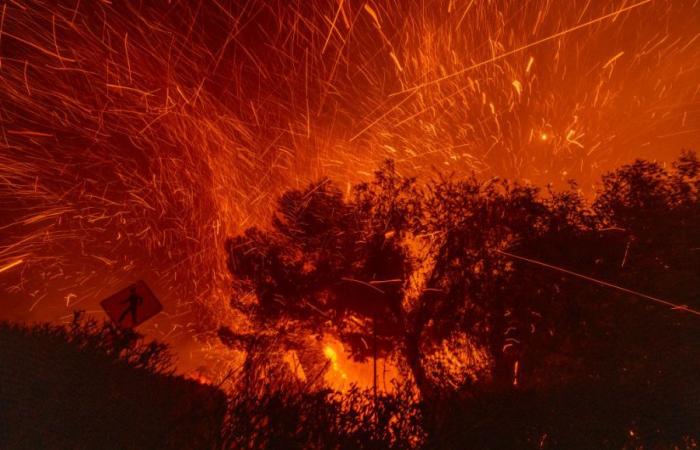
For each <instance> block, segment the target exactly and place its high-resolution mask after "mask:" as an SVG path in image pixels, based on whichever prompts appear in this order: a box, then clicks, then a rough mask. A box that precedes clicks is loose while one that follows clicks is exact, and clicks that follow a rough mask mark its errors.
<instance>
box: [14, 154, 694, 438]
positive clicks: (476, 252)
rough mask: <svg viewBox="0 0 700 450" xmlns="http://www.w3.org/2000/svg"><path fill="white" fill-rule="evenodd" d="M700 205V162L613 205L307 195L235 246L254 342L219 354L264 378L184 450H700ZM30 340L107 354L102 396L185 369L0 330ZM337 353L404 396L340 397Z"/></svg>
mask: <svg viewBox="0 0 700 450" xmlns="http://www.w3.org/2000/svg"><path fill="white" fill-rule="evenodd" d="M699 193H700V162H698V159H697V158H696V156H695V154H693V153H684V154H682V156H681V157H680V158H679V159H678V160H677V161H676V162H675V163H674V164H673V166H672V167H670V168H665V167H664V166H662V165H660V164H658V163H653V162H647V161H636V162H634V163H633V164H630V165H627V166H623V167H621V168H619V169H618V170H616V171H614V172H611V173H609V174H607V175H605V176H604V177H603V179H602V182H601V184H600V185H599V188H598V191H597V192H596V195H595V198H594V200H593V201H588V200H587V199H586V198H584V196H583V195H582V194H581V193H580V192H579V190H578V189H577V187H576V185H575V184H573V183H572V184H571V187H570V189H568V190H566V191H563V192H556V191H553V190H551V189H546V190H544V191H542V190H540V189H538V188H536V187H533V186H530V185H523V184H518V183H513V182H509V181H506V180H499V179H491V180H486V181H484V180H478V179H476V178H474V177H471V178H467V179H459V178H455V177H453V176H445V177H440V178H437V179H433V180H423V181H422V184H421V183H419V181H418V180H416V179H413V178H407V177H404V176H402V175H401V174H399V173H398V171H397V170H396V168H395V167H394V165H393V164H392V163H390V162H389V163H387V164H386V165H385V166H384V167H382V168H381V170H379V171H378V172H377V173H376V176H375V178H374V179H373V180H372V181H371V182H369V183H362V184H359V185H357V186H355V187H354V189H353V190H352V191H351V193H350V194H349V195H344V194H343V193H342V192H341V191H340V189H338V188H337V187H336V186H335V185H334V184H333V183H332V182H331V181H329V180H322V181H321V182H319V183H316V184H313V185H311V186H309V187H308V188H306V189H304V190H299V191H297V190H295V191H289V192H287V193H286V194H285V195H283V196H282V197H281V198H280V200H279V205H278V210H277V213H276V214H275V216H274V218H273V220H272V223H271V225H270V226H269V227H268V228H265V229H260V228H251V229H248V230H246V231H245V232H244V233H243V234H242V235H240V236H236V237H234V238H232V239H231V240H230V241H229V243H228V250H229V255H230V257H229V267H230V270H231V272H232V274H233V275H234V279H235V288H236V293H237V295H236V296H235V297H234V298H233V299H232V302H231V306H232V308H234V309H235V310H236V311H237V312H238V313H239V314H242V315H244V316H245V317H246V319H247V326H246V327H245V328H244V327H237V328H236V329H231V328H227V327H222V328H221V329H220V330H219V337H220V338H221V340H222V341H223V342H224V343H225V344H227V345H229V346H231V347H233V348H237V349H239V350H242V351H244V352H245V355H246V357H245V363H244V364H243V366H242V368H241V370H240V371H239V372H237V373H236V374H235V375H236V376H235V377H234V379H233V383H232V384H231V385H232V390H231V391H230V392H229V393H228V394H229V395H228V403H227V414H226V416H225V420H223V422H222V421H221V420H220V418H219V419H217V418H215V417H214V418H213V419H214V420H213V422H211V423H213V424H215V425H213V426H212V428H209V430H210V431H211V430H212V429H213V430H215V434H216V438H215V439H210V438H207V439H205V440H199V441H198V440H197V439H198V436H197V434H198V431H196V430H195V431H194V432H191V433H189V434H188V435H187V436H189V438H190V439H191V442H189V443H187V444H183V442H185V441H187V439H188V438H187V436H184V437H183V436H182V434H181V435H180V437H179V438H178V439H185V441H182V440H180V441H177V442H178V443H179V447H188V446H189V447H190V448H197V446H201V445H202V442H207V445H208V446H213V447H216V448H280V449H294V448H299V449H302V448H474V449H515V448H538V449H545V448H565V449H574V448H586V449H587V448H615V449H619V448H630V449H631V448H688V449H690V448H696V447H697V440H698V439H699V438H700V436H699V434H698V433H699V430H700V388H699V387H698V382H697V374H698V373H700V331H699V330H700V317H699V316H698V313H697V311H698V309H700V290H699V289H698V286H700V283H699V282H700V276H699V272H698V267H700V197H699ZM18 333H19V335H22V336H24V338H23V339H25V338H27V339H30V340H32V339H34V340H35V341H36V342H39V341H42V342H46V339H48V340H51V341H53V342H63V343H64V344H66V345H63V346H62V347H61V348H70V350H66V354H69V353H70V354H77V353H79V354H82V355H88V356H89V358H88V359H89V360H90V361H92V362H91V363H90V364H89V365H92V366H94V367H100V368H101V369H99V371H95V374H96V375H95V377H97V378H99V377H101V376H103V377H106V378H108V376H107V374H109V373H111V372H112V371H121V372H119V373H122V374H123V373H126V372H124V370H126V369H128V370H129V371H137V372H140V373H141V372H142V373H147V374H152V375H157V376H160V377H163V379H165V378H168V377H170V373H171V372H170V370H171V369H170V365H169V357H168V352H167V350H166V349H165V348H164V347H163V346H162V345H160V344H157V343H150V344H144V343H143V341H142V340H141V339H140V338H139V337H138V336H137V335H136V334H134V333H132V332H130V331H128V330H121V329H118V328H115V327H112V326H110V325H99V324H97V323H95V322H92V321H87V322H84V321H80V320H77V321H76V322H75V323H74V324H73V325H71V326H68V327H56V326H48V325H47V326H40V327H34V328H18V327H12V326H8V325H3V326H2V328H0V336H7V335H15V336H16V335H17V334H18ZM323 335H332V336H334V337H336V338H337V339H339V340H341V341H342V342H343V344H344V346H345V348H346V349H348V350H349V351H350V352H351V353H352V355H353V357H354V358H356V359H357V360H360V361H369V360H372V359H373V358H386V359H388V360H391V361H393V362H394V364H396V365H397V366H398V367H399V368H400V369H401V371H402V373H403V375H404V376H403V379H402V381H401V382H397V383H396V384H395V386H394V388H393V389H392V390H391V391H390V392H383V391H382V392H373V391H372V389H369V390H363V389H359V388H353V389H350V390H349V391H347V392H342V393H341V392H335V391H332V390H330V389H328V388H326V387H325V386H324V384H323V377H322V375H323V368H324V363H323V356H322V355H316V357H314V353H315V350H314V348H315V347H314V345H313V342H317V340H316V338H317V337H321V336H323ZM25 340H26V339H25ZM23 345H24V344H23ZM27 345H28V344H27ZM42 345H45V344H42ZM40 347H41V345H39V346H36V348H37V349H38V348H40ZM32 348H34V347H32ZM57 348H58V347H57ZM0 350H2V349H1V348H0ZM291 350H294V351H295V352H297V353H298V354H299V355H304V354H305V355H306V356H305V357H303V358H300V359H301V363H302V365H303V366H304V372H305V373H306V374H307V377H306V379H305V380H299V379H298V378H296V377H295V376H294V375H292V374H291V372H290V370H289V369H288V366H287V365H286V364H285V363H284V362H283V361H282V359H281V355H284V354H285V353H286V352H288V351H291ZM29 351H34V350H31V349H30V350H29ZM20 353H21V352H20ZM316 353H317V352H316ZM18 354H19V353H18ZM10 356H12V355H10ZM15 356H17V355H15ZM20 356H21V355H20ZM8 358H9V357H8ZM81 358H82V357H81ZM81 358H77V359H76V358H75V357H73V358H72V359H71V358H67V361H83V360H84V358H82V359H81ZM64 359H66V358H64ZM319 361H320V362H319ZM319 366H320V367H321V369H320V371H319ZM125 368H126V369H125ZM7 373H9V372H7ZM7 373H5V375H7ZM100 373H101V374H102V375H99V374H100ZM314 374H315V375H314ZM52 380H53V381H52V382H54V383H59V381H56V380H55V379H52ZM81 380H83V382H85V383H89V382H90V381H89V380H90V378H89V377H87V378H86V377H83V378H81ZM149 386H150V385H149ZM13 389H14V388H13ZM13 389H6V390H5V391H2V389H0V393H1V392H5V394H3V395H12V394H11V393H12V392H14V390H13ZM153 392H154V395H153V396H152V398H143V399H142V401H143V407H144V408H146V407H147V405H148V404H149V402H154V401H156V399H157V398H158V395H157V394H155V392H156V390H155V389H154V390H153ZM204 394H206V395H210V396H211V395H212V393H211V392H209V391H207V392H206V393H204V391H203V394H202V395H204ZM79 398H80V399H83V400H80V401H84V399H85V398H86V397H85V396H80V397H79ZM0 400H2V398H0ZM63 401H70V399H68V400H66V399H65V398H64V399H63ZM175 404H177V403H175ZM205 404H206V402H205ZM169 405H170V407H173V406H172V405H173V404H169ZM200 409H201V408H200ZM205 410H206V409H205ZM212 411H216V408H214V409H213V410H212ZM204 414H205V415H206V414H210V413H204ZM166 415H167V414H166ZM3 417H5V416H2V414H0V419H2V418H3ZM12 417H14V419H13V420H21V416H17V415H15V416H12ZM18 417H19V419H18ZM188 417H190V418H191V420H193V421H199V420H202V418H201V417H197V416H196V415H194V416H188ZM205 419H206V418H205ZM5 420H6V419H5ZM83 420H85V421H86V422H85V423H86V424H89V423H90V420H92V419H91V418H89V417H83ZM123 420H124V421H126V422H128V419H127V418H123ZM126 422H125V423H126ZM47 423H48V422H47ZM110 423H112V422H110ZM117 423H119V420H117V421H116V422H114V423H113V424H117ZM0 425H1V424H0ZM73 425H75V424H73ZM25 426H27V427H29V426H31V425H28V424H25ZM153 426H154V427H155V426H156V425H155V422H154V425H153ZM88 428H89V426H88ZM176 429H177V427H174V428H173V432H175V431H176ZM197 430H199V428H198V429H197ZM47 432H49V431H46V430H45V429H42V428H41V426H40V427H39V428H38V431H36V433H38V435H41V434H42V433H47ZM75 432H76V433H78V431H75ZM13 436H15V437H16V436H17V434H16V433H15V434H14V435H13ZM2 438H3V435H2V434H1V433H0V439H2ZM1 442H2V441H0V443H1ZM18 442H20V441H14V442H12V443H13V444H15V447H11V448H22V447H21V446H20V445H17V443H18ZM34 442H41V440H39V441H34ZM93 442H94V441H93ZM163 442H164V441H163ZM163 442H160V444H159V446H160V447H163V446H166V445H165V444H164V443H163ZM110 444H114V442H111V443H110V442H106V443H104V445H102V446H101V447H102V448H107V447H110ZM175 446H176V447H177V446H178V445H175Z"/></svg>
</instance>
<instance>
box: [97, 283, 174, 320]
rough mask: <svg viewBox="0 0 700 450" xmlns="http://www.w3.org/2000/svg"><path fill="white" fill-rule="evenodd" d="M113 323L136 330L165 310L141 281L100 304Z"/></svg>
mask: <svg viewBox="0 0 700 450" xmlns="http://www.w3.org/2000/svg"><path fill="white" fill-rule="evenodd" d="M100 306H102V309H104V310H105V312H106V313H107V315H108V316H109V318H110V319H111V320H112V322H114V323H116V324H117V325H118V326H120V327H122V328H135V327H137V326H139V325H141V324H142V323H144V322H145V321H147V320H148V319H150V318H151V317H153V316H155V315H156V314H158V313H159V312H161V311H162V310H163V305H161V304H160V302H159V301H158V298H156V296H155V294H153V291H151V289H150V288H149V287H148V285H147V284H146V283H145V282H144V281H142V280H139V281H137V282H136V283H134V284H132V285H131V286H128V287H127V288H125V289H122V290H121V291H119V292H117V293H115V294H112V295H111V296H109V297H107V298H106V299H104V300H102V301H101V302H100Z"/></svg>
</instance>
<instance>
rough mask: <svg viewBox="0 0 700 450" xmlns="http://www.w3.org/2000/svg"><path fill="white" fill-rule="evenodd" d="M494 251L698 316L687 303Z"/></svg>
mask: <svg viewBox="0 0 700 450" xmlns="http://www.w3.org/2000/svg"><path fill="white" fill-rule="evenodd" d="M496 253H500V254H501V255H504V256H508V257H511V258H514V259H518V260H520V261H525V262H528V263H530V264H535V265H538V266H541V267H546V268H548V269H551V270H556V271H557V272H561V273H565V274H567V275H572V276H575V277H578V278H581V279H582V280H586V281H590V282H593V283H596V284H599V285H601V286H605V287H609V288H612V289H616V290H618V291H621V292H625V293H627V294H631V295H634V296H637V297H641V298H643V299H646V300H651V301H652V302H655V303H659V304H661V305H664V306H668V307H670V308H671V309H674V310H678V311H685V312H689V313H691V314H695V315H696V316H700V311H698V310H696V309H693V308H690V307H689V306H688V305H680V304H678V303H673V302H670V301H668V300H664V299H662V298H658V297H654V296H651V295H648V294H644V293H642V292H638V291H634V290H632V289H628V288H626V287H622V286H619V285H617V284H613V283H610V282H608V281H603V280H599V279H597V278H593V277H591V276H588V275H583V274H580V273H578V272H574V271H572V270H568V269H564V268H563V267H559V266H555V265H552V264H547V263H545V262H542V261H538V260H536V259H532V258H526V257H524V256H519V255H514V254H513V253H508V252H505V251H503V250H496Z"/></svg>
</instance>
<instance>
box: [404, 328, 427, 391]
mask: <svg viewBox="0 0 700 450" xmlns="http://www.w3.org/2000/svg"><path fill="white" fill-rule="evenodd" d="M420 334H421V333H420V332H414V333H410V334H407V335H406V337H405V343H404V345H405V347H406V362H407V363H408V367H409V369H410V370H411V374H412V375H413V379H414V381H415V382H416V387H417V388H418V391H419V392H420V395H421V397H422V398H423V399H424V400H426V399H430V398H432V397H433V395H434V390H433V386H432V384H431V383H430V380H429V379H428V375H427V374H426V372H425V368H424V367H423V363H422V361H421V352H420Z"/></svg>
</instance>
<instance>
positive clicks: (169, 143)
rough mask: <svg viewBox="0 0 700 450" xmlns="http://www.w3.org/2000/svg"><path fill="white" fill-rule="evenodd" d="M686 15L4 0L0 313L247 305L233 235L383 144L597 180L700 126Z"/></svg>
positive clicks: (176, 334)
mask: <svg viewBox="0 0 700 450" xmlns="http://www.w3.org/2000/svg"><path fill="white" fill-rule="evenodd" d="M156 3H157V4H156ZM696 17H697V6H696V5H694V4H693V2H677V1H672V0H644V1H639V2H636V3H630V2H628V1H625V0H620V1H610V2H591V1H588V0H575V1H568V2H552V1H550V0H528V1H521V2H505V1H493V2H473V1H472V2H464V3H460V2H454V1H445V2H442V3H440V2H438V3H437V4H434V5H432V4H431V6H430V7H428V6H427V5H426V4H425V3H423V2H389V3H381V2H378V3H375V2H353V1H342V0H341V1H325V0H324V1H320V0H319V1H313V2H291V3H290V2H288V1H275V0H254V1H251V2H233V1H232V2H212V3H209V2H177V3H176V4H171V3H170V2H162V3H161V2H142V3H139V4H132V3H128V2H127V3H122V2H115V3H113V4H112V3H110V2H107V1H101V2H96V1H94V2H81V1H79V0H78V1H74V2H72V3H71V4H67V3H56V2H44V1H39V0H36V1H12V2H5V3H3V4H2V6H1V7H0V149H1V151H0V202H1V203H2V209H3V214H2V217H1V218H0V230H2V231H1V232H0V286H1V287H2V289H3V297H4V298H3V304H4V306H3V308H2V310H0V315H1V316H2V317H5V318H12V319H50V320H61V318H63V317H65V316H66V315H67V314H68V313H69V304H70V308H84V309H87V310H89V311H97V310H98V309H99V308H98V302H99V300H100V299H102V298H103V297H105V296H106V295H107V294H109V293H111V292H113V291H115V290H116V289H118V288H121V287H123V286H124V285H125V284H128V283H129V282H131V281H133V280H134V279H137V278H144V279H145V280H146V281H147V282H149V284H151V285H152V287H153V288H154V290H155V292H156V293H157V294H158V296H159V297H160V298H161V300H163V302H164V303H165V305H166V312H167V314H165V315H163V316H161V317H160V318H159V319H158V320H155V321H153V322H152V323H149V324H146V325H145V328H144V329H142V331H145V332H148V333H149V334H154V335H156V336H159V337H161V338H165V339H170V340H171V341H174V342H177V339H180V338H185V337H187V336H190V335H192V334H196V333H198V332H200V331H202V330H205V329H207V327H208V326H209V324H211V323H222V322H227V323H232V322H234V321H235V320H239V319H237V318H236V317H234V316H232V313H231V311H230V309H229V308H228V306H227V305H228V299H229V297H230V295H231V291H230V288H229V286H230V279H229V277H228V274H227V270H226V267H225V255H224V254H223V242H224V240H225V239H226V237H228V236H230V235H232V234H235V233H236V232H239V231H241V230H242V229H244V228H245V227H247V226H250V225H255V224H257V225H260V224H265V223H267V220H268V218H269V215H270V212H271V211H272V209H273V208H274V204H275V203H274V201H275V198H276V197H277V196H278V195H279V194H280V193H281V192H283V191H284V190H285V189H288V188H291V187H299V186H302V185H304V184H306V183H307V182H308V181H310V180H313V179H316V178H318V177H320V176H322V175H329V176H331V177H332V178H333V179H335V180H338V181H339V182H340V183H348V185H349V183H352V182H355V181H357V180H361V179H365V178H367V177H368V176H370V174H371V172H372V170H373V169H374V168H376V166H377V165H378V163H379V162H380V161H381V160H383V159H385V158H393V159H395V160H396V162H397V165H398V167H399V169H400V170H401V171H403V172H406V173H409V174H419V173H422V172H424V171H426V170H427V169H430V168H432V167H438V168H446V169H447V170H450V171H458V172H466V173H469V172H472V171H473V172H477V173H482V174H485V175H488V176H491V175H499V176H509V177H518V178H526V179H530V180H533V181H535V182H541V183H546V182H555V183H556V182H562V181H565V180H566V179H568V178H576V179H578V180H579V181H581V182H582V186H583V187H584V188H588V186H590V184H591V183H592V182H593V181H594V180H595V179H596V178H597V177H598V176H599V174H600V173H601V171H603V170H605V169H607V168H610V167H612V166H614V165H617V164H619V163H620V162H623V161H626V160H628V159H629V158H630V157H632V156H635V157H636V156H640V157H649V158H652V159H659V158H660V159H666V158H670V157H673V156H675V154H676V153H677V151H678V150H679V149H680V148H682V147H690V146H691V145H693V144H694V143H695V142H697V139H698V137H699V136H700V115H699V114H698V109H697V102H698V83H697V71H698V63H699V62H700V39H698V37H699V36H700V35H699V34H698V31H697V19H696ZM66 299H72V300H71V301H67V300H66ZM188 348H189V347H188ZM329 348H330V349H331V350H333V348H332V347H327V349H329ZM333 352H336V350H333ZM332 354H333V353H331V352H330V351H328V352H327V354H326V356H327V357H328V358H329V359H330V360H331V361H332V362H333V364H337V361H336V357H337V356H338V355H337V354H336V357H333V356H331V355H332ZM334 370H335V369H334ZM337 370H338V371H339V373H341V374H342V373H343V372H342V371H341V369H340V368H338V369H337ZM341 378H342V375H341Z"/></svg>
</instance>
